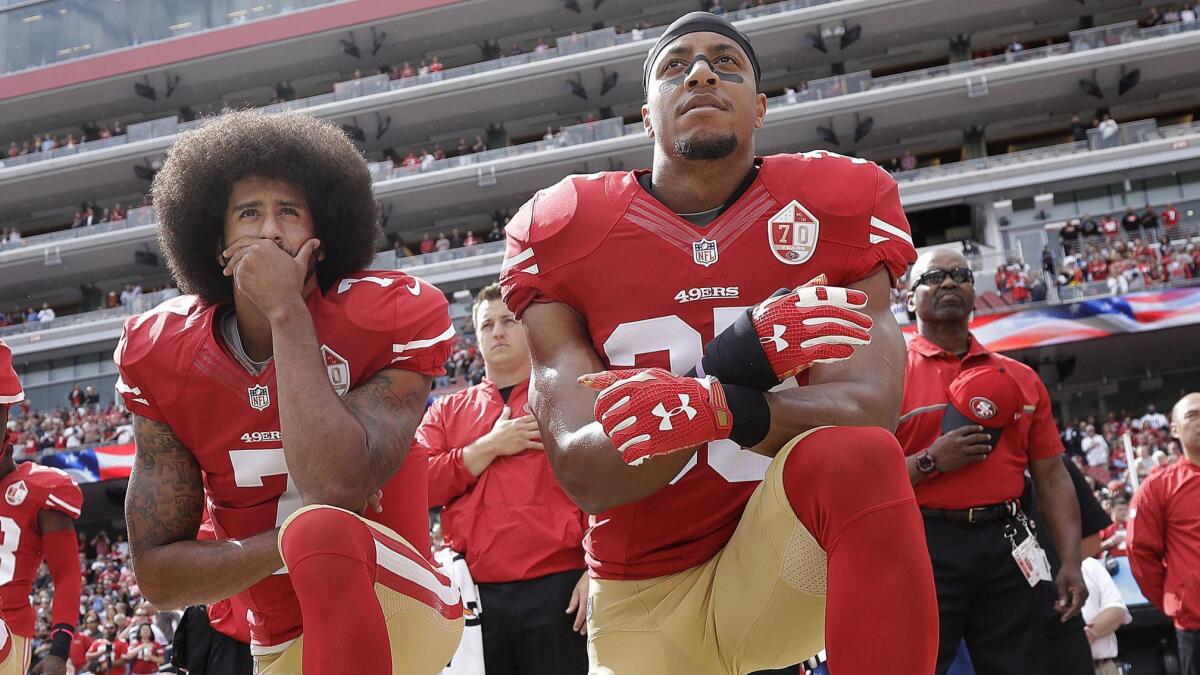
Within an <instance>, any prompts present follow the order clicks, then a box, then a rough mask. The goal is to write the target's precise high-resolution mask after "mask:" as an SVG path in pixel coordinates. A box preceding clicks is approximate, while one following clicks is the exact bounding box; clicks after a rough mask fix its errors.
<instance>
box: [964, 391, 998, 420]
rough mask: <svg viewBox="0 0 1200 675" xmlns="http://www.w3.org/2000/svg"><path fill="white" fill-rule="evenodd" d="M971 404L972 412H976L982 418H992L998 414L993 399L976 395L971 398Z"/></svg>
mask: <svg viewBox="0 0 1200 675" xmlns="http://www.w3.org/2000/svg"><path fill="white" fill-rule="evenodd" d="M969 405H970V406H971V412H973V413H975V416H976V417H978V418H979V419H981V420H990V419H992V418H993V417H995V416H996V404H995V403H993V402H992V401H991V399H987V398H984V397H982V396H976V397H975V398H973V399H971V401H970V403H969Z"/></svg>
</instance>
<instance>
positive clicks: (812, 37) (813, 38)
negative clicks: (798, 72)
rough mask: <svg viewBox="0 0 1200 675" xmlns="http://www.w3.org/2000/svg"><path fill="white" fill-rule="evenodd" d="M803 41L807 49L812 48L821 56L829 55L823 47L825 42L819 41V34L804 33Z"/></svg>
mask: <svg viewBox="0 0 1200 675" xmlns="http://www.w3.org/2000/svg"><path fill="white" fill-rule="evenodd" d="M804 41H805V42H806V43H808V46H809V47H812V48H813V49H815V50H817V51H819V52H821V53H822V54H828V53H829V50H828V49H827V48H826V47H825V40H823V39H821V35H820V34H819V33H805V34H804Z"/></svg>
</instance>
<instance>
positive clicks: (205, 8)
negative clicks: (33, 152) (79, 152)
mask: <svg viewBox="0 0 1200 675" xmlns="http://www.w3.org/2000/svg"><path fill="white" fill-rule="evenodd" d="M339 1H340V0H277V1H276V2H273V3H271V2H248V1H246V0H227V1H226V2H220V3H218V2H212V1H210V2H190V3H189V2H181V3H174V2H166V3H164V2H162V0H124V2H103V3H100V2H93V1H90V0H45V1H43V2H23V3H20V4H19V6H13V7H5V5H8V4H12V5H17V4H18V3H16V2H12V3H8V2H0V22H2V23H3V24H4V26H5V40H4V42H2V43H0V45H2V47H0V48H2V50H3V53H2V54H0V61H2V62H3V63H4V64H5V68H4V71H3V72H2V73H0V75H7V74H10V73H16V72H21V71H24V70H30V69H33V68H42V67H44V66H52V65H57V64H60V63H65V62H67V61H71V60H73V59H78V58H81V57H85V56H94V55H96V54H103V53H105V52H110V51H115V50H118V49H128V48H130V47H138V46H141V45H145V44H152V43H155V42H161V41H163V40H170V39H172V38H176V37H180V36H182V35H194V34H196V33H202V32H207V31H211V30H219V29H221V28H225V27H228V26H233V25H237V24H240V23H245V22H247V21H256V20H260V19H266V18H271V17H275V16H280V15H282V14H291V13H293V12H297V11H302V10H305V9H310V8H313V7H318V6H321V5H328V4H331V3H334V2H339Z"/></svg>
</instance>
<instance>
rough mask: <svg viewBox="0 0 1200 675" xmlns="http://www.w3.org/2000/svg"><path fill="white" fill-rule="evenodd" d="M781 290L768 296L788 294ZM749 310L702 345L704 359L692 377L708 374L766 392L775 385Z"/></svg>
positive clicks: (776, 380) (772, 370)
mask: <svg viewBox="0 0 1200 675" xmlns="http://www.w3.org/2000/svg"><path fill="white" fill-rule="evenodd" d="M790 292H791V291H789V290H788V289H786V288H781V289H779V290H778V291H775V292H774V293H772V294H771V297H772V298H773V297H775V296H778V295H785V294H787V293H790ZM752 312H754V308H753V307H751V308H749V309H747V310H746V311H745V312H743V313H742V314H741V316H739V317H738V318H737V320H736V321H734V322H733V324H731V325H730V326H729V327H728V328H726V329H725V330H723V331H721V334H720V335H718V336H716V337H715V338H713V339H712V340H710V341H709V342H708V344H706V345H704V357H703V358H701V359H700V363H699V364H697V367H696V368H693V369H692V371H691V372H690V373H688V374H689V375H690V376H692V377H696V376H700V377H704V376H706V375H712V376H713V377H715V378H717V379H718V380H720V381H721V383H722V384H726V385H729V384H736V385H741V386H743V387H750V388H751V389H757V390H758V391H768V390H770V389H771V388H772V387H774V386H776V385H778V384H779V378H778V377H776V376H775V369H773V368H771V362H770V361H768V360H767V353H766V351H764V350H763V346H762V341H761V340H760V339H759V337H758V331H757V330H756V329H755V328H754V318H753V316H752ZM701 370H703V372H700V371H701Z"/></svg>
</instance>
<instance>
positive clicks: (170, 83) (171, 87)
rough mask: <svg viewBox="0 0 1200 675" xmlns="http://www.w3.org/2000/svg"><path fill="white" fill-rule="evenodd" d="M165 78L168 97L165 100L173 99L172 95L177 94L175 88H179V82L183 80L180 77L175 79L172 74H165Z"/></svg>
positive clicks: (176, 76)
mask: <svg viewBox="0 0 1200 675" xmlns="http://www.w3.org/2000/svg"><path fill="white" fill-rule="evenodd" d="M163 77H164V78H166V80H167V87H166V90H167V95H166V96H165V97H164V98H171V94H174V93H175V88H176V87H178V86H179V80H180V79H182V78H180V77H179V76H178V75H175V76H174V77H172V76H171V74H170V73H167V72H164V73H163Z"/></svg>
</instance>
